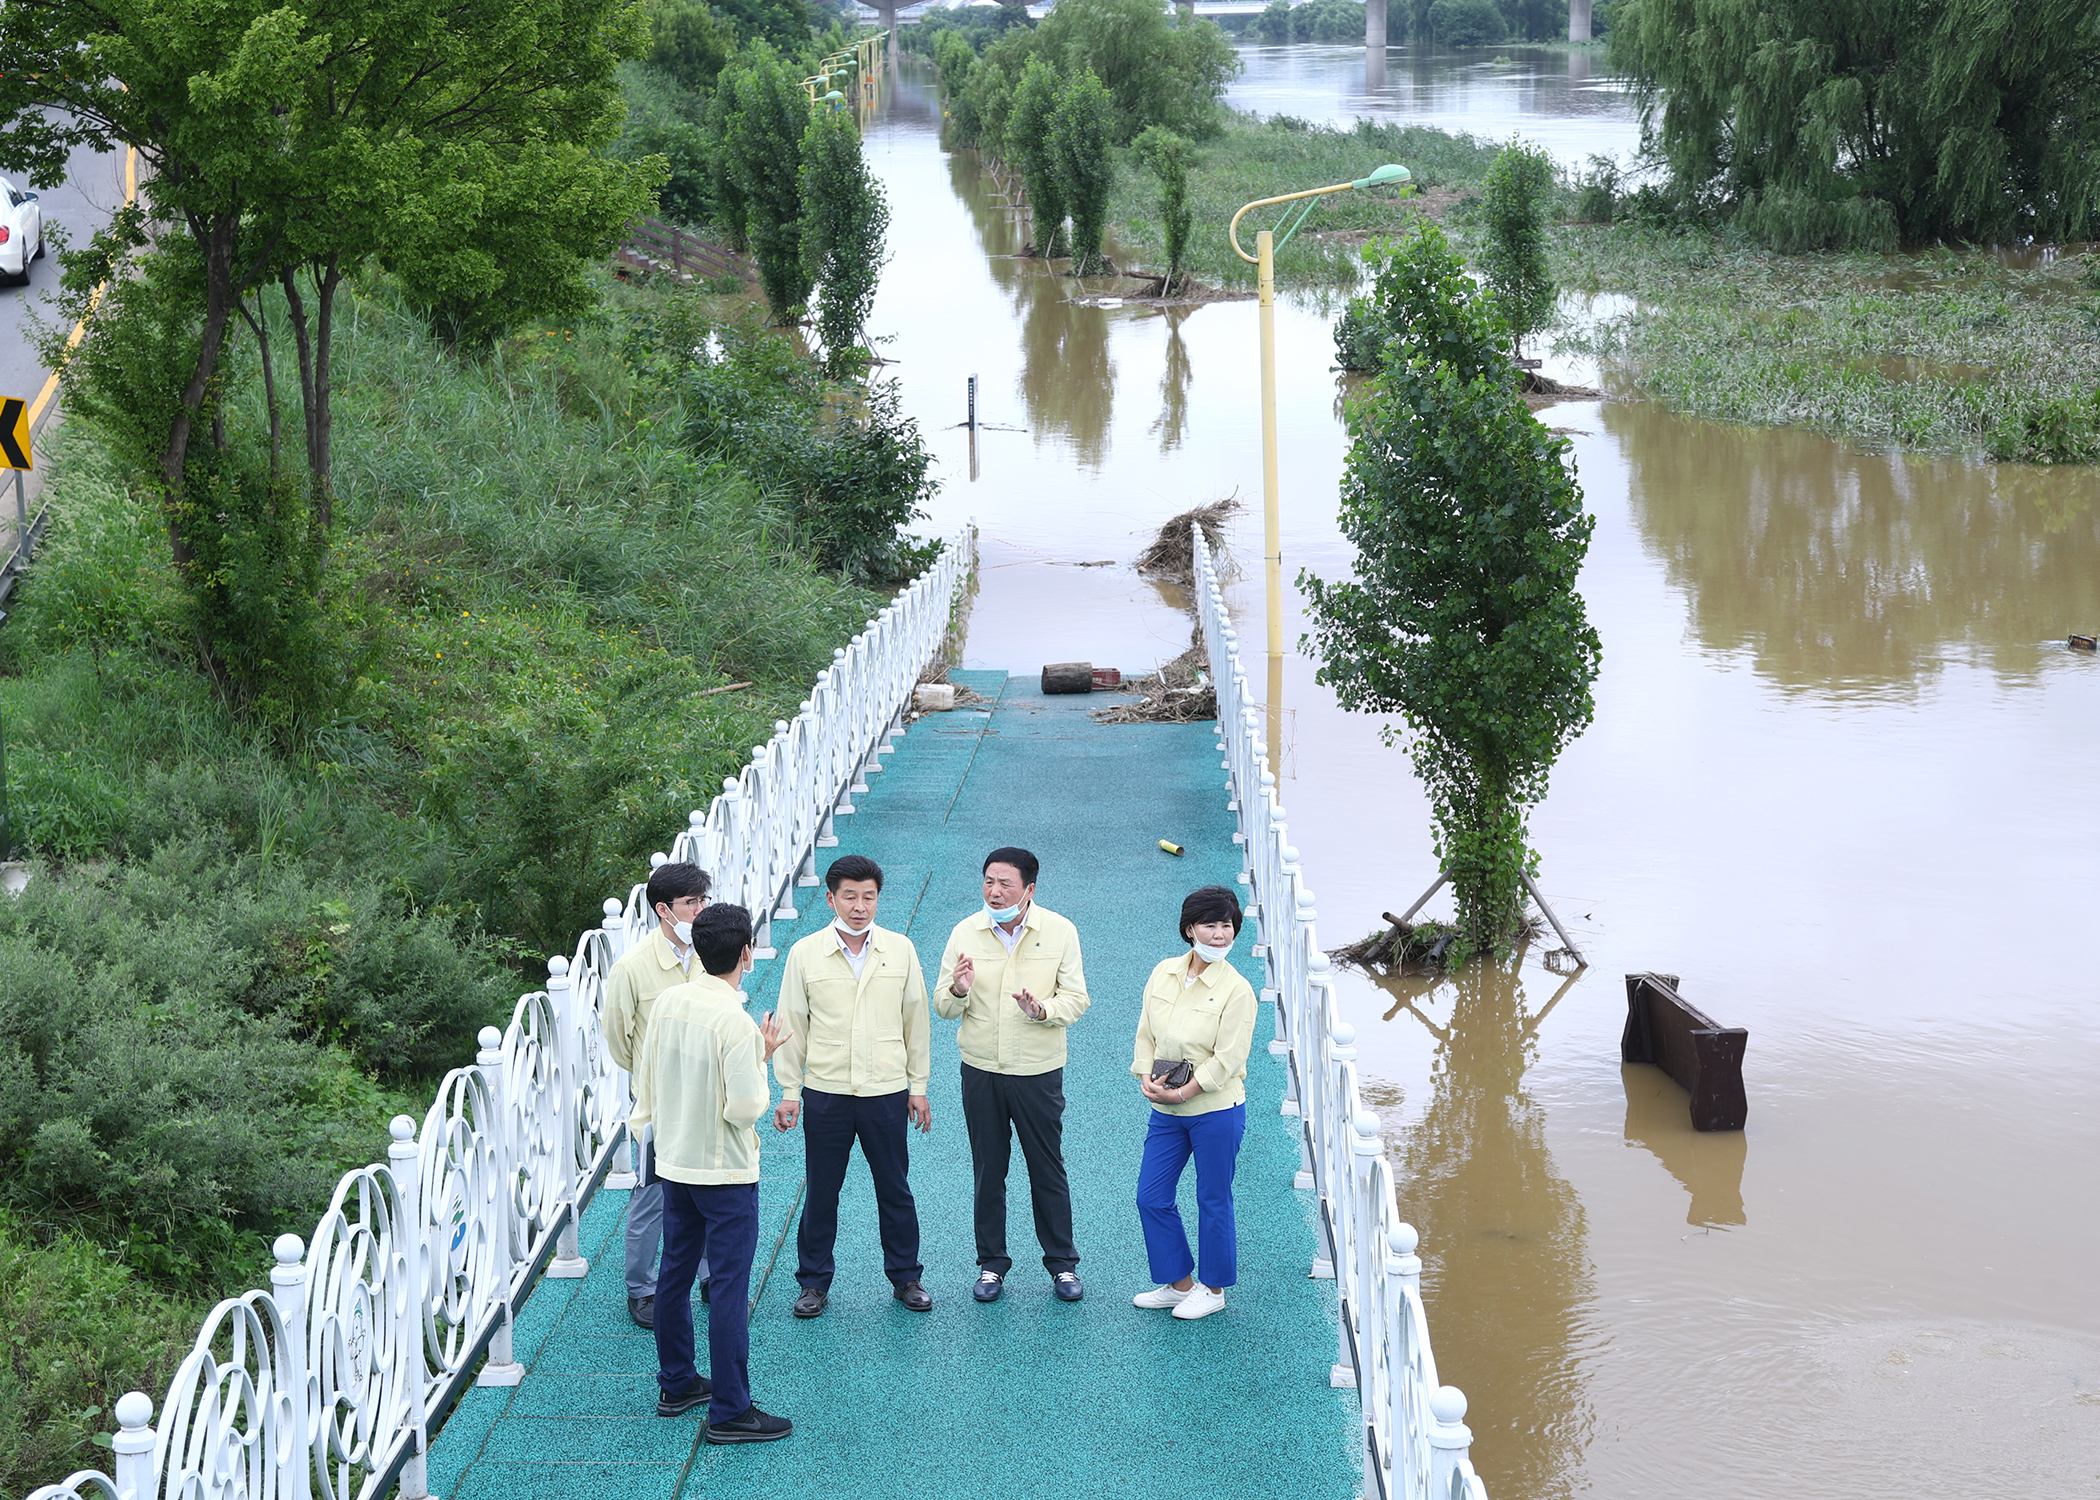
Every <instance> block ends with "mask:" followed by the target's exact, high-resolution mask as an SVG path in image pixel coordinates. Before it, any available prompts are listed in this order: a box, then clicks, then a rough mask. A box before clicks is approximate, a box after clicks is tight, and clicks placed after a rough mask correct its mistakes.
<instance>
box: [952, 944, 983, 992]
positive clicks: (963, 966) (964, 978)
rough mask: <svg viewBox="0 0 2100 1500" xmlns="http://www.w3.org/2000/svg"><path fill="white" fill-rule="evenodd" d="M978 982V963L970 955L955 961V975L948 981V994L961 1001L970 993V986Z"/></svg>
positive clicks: (964, 955) (962, 956) (963, 955)
mask: <svg viewBox="0 0 2100 1500" xmlns="http://www.w3.org/2000/svg"><path fill="white" fill-rule="evenodd" d="M976 981H977V961H976V960H975V959H973V958H971V957H970V955H969V954H967V953H965V954H962V955H961V956H960V957H958V958H957V959H956V960H955V974H954V976H953V977H952V978H951V979H949V981H948V993H949V994H951V995H953V996H954V997H955V998H956V999H958V1000H960V999H962V998H963V996H965V995H967V994H969V993H970V986H971V985H972V984H974V983H976Z"/></svg>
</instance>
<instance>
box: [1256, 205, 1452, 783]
mask: <svg viewBox="0 0 2100 1500" xmlns="http://www.w3.org/2000/svg"><path fill="white" fill-rule="evenodd" d="M1409 178H1410V174H1409V172H1408V170H1407V168H1405V167H1402V166H1395V165H1391V164H1388V165H1386V166H1383V167H1380V168H1379V169H1378V170H1377V171H1375V172H1373V173H1372V174H1371V175H1370V176H1368V177H1359V178H1357V179H1356V181H1354V182H1337V183H1335V184H1334V185H1333V186H1332V187H1321V188H1307V189H1306V190H1305V191H1304V192H1302V193H1279V194H1277V195H1276V196H1275V197H1274V198H1257V199H1255V200H1254V201H1253V202H1252V203H1248V204H1244V205H1242V206H1241V208H1240V211H1239V212H1238V213H1236V214H1234V215H1233V216H1232V224H1231V226H1230V227H1229V228H1227V230H1226V231H1225V233H1226V237H1227V238H1228V239H1230V240H1231V241H1232V249H1233V253H1234V254H1235V255H1237V256H1239V258H1240V259H1241V260H1244V261H1246V262H1247V263H1248V264H1250V265H1253V266H1257V267H1259V268H1260V269H1259V272H1258V275H1257V281H1258V284H1259V285H1260V288H1261V498H1262V571H1263V572H1264V573H1265V574H1266V576H1267V585H1268V605H1269V772H1270V774H1271V775H1273V776H1275V777H1276V778H1277V780H1278V784H1279V785H1280V784H1281V782H1282V777H1283V761H1282V758H1281V746H1280V741H1281V740H1282V738H1283V733H1282V731H1283V520H1282V514H1281V510H1280V508H1279V506H1278V502H1277V494H1276V252H1277V251H1278V250H1280V249H1282V248H1283V247H1284V245H1286V244H1288V243H1289V242H1290V238H1291V236H1292V235H1294V234H1296V233H1297V232H1298V226H1299V225H1300V224H1303V223H1304V222H1305V216H1306V215H1307V214H1309V213H1311V212H1312V209H1313V203H1312V200H1315V199H1319V198H1324V197H1326V196H1327V195H1328V194H1329V193H1346V192H1348V191H1349V190H1350V189H1351V188H1367V187H1387V186H1390V185H1391V184H1393V183H1399V182H1406V181H1408V180H1409ZM1301 198H1303V199H1305V200H1307V201H1306V204H1305V207H1303V208H1301V209H1299V210H1298V214H1297V217H1296V218H1291V216H1290V214H1289V213H1288V212H1286V213H1285V214H1284V216H1283V217H1284V218H1286V219H1290V227H1289V228H1287V229H1284V231H1283V238H1282V239H1278V238H1277V237H1276V234H1275V231H1273V230H1269V229H1264V230H1261V231H1260V232H1259V233H1257V234H1256V235H1255V236H1254V251H1255V253H1254V254H1252V255H1249V254H1248V253H1247V252H1246V251H1245V250H1243V249H1241V248H1240V220H1242V219H1244V218H1245V217H1246V216H1247V215H1248V214H1249V213H1250V212H1251V211H1252V210H1254V209H1257V208H1266V207H1268V206H1269V205H1270V204H1272V203H1292V202H1295V201H1297V200H1298V199H1301ZM1278 223H1279V225H1280V224H1281V223H1282V220H1278Z"/></svg>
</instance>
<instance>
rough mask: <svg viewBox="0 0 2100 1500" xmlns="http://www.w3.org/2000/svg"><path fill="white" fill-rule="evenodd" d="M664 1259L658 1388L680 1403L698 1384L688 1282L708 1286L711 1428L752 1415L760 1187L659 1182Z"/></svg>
mask: <svg viewBox="0 0 2100 1500" xmlns="http://www.w3.org/2000/svg"><path fill="white" fill-rule="evenodd" d="M663 1189H664V1258H663V1261H662V1263H661V1264H660V1265H659V1266H658V1267H657V1270H656V1358H657V1363H658V1364H660V1365H661V1366H662V1368H661V1369H659V1370H658V1371H657V1373H656V1383H657V1384H658V1385H659V1386H661V1387H663V1389H664V1392H665V1393H666V1394H667V1395H674V1396H675V1395H681V1394H683V1393H684V1392H686V1391H689V1390H691V1389H692V1388H693V1387H694V1386H695V1385H697V1384H698V1383H699V1380H700V1372H699V1371H698V1370H697V1369H695V1368H694V1366H693V1300H692V1298H693V1278H694V1277H695V1276H696V1275H698V1274H699V1270H700V1260H701V1257H703V1256H705V1257H706V1258H707V1261H708V1263H709V1270H708V1278H707V1297H708V1304H707V1365H708V1370H707V1374H708V1378H709V1379H710V1380H712V1381H713V1382H714V1387H715V1393H714V1399H713V1401H712V1402H710V1403H709V1405H708V1408H707V1419H708V1421H710V1422H728V1421H733V1420H735V1419H736V1418H738V1417H741V1416H742V1415H743V1414H744V1413H745V1412H746V1411H748V1410H749V1409H750V1407H751V1258H752V1256H753V1255H754V1254H756V1253H757V1250H758V1184H757V1183H755V1182H737V1183H730V1184H727V1185H725V1186H722V1187H696V1186H694V1185H693V1184H691V1183H686V1182H672V1181H670V1180H668V1179H666V1180H665V1181H664V1185H663Z"/></svg>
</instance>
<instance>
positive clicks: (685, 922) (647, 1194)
mask: <svg viewBox="0 0 2100 1500" xmlns="http://www.w3.org/2000/svg"><path fill="white" fill-rule="evenodd" d="M707 885H708V880H707V872H706V871H705V870H703V869H701V868H700V867H699V866H698V865H692V864H686V863H684V862H683V861H680V860H673V861H670V862H668V863H665V864H660V865H658V866H657V867H656V868H655V869H653V870H651V871H650V872H649V884H648V886H647V887H646V888H645V889H644V892H643V899H644V900H646V901H647V902H648V903H649V910H650V911H652V912H654V913H655V914H656V929H655V930H654V931H653V932H651V933H650V934H649V935H648V936H647V937H645V938H643V939H642V940H641V941H640V942H639V943H636V944H635V945H634V947H633V948H631V949H629V950H628V952H627V953H626V954H625V955H624V956H623V957H622V958H621V959H620V961H619V962H618V963H616V964H614V965H613V967H612V973H610V974H608V975H607V976H606V978H605V1013H604V1017H603V1020H602V1022H601V1030H602V1032H603V1034H604V1037H605V1050H606V1051H607V1052H609V1053H611V1054H612V1060H613V1061H614V1062H616V1063H618V1064H619V1065H620V1066H621V1067H623V1068H625V1069H627V1070H628V1072H630V1073H632V1072H633V1071H634V1054H635V1052H636V1050H637V1049H638V1048H639V1047H640V1046H641V1044H642V1035H643V1033H645V1032H646V1031H648V1029H649V1013H650V1011H651V1010H652V1009H653V1008H654V1007H655V1005H656V997H657V996H658V995H661V994H662V993H663V992H664V991H665V990H667V989H669V988H670V987H671V986H672V985H674V984H684V983H685V982H686V981H688V980H689V979H691V978H692V977H693V922H694V919H695V918H697V917H698V916H699V915H700V913H701V912H702V911H704V910H705V909H706V907H707ZM635 1139H636V1140H637V1141H639V1140H640V1139H641V1137H640V1135H639V1134H637V1135H636V1137H635ZM640 1149H641V1150H642V1152H643V1156H644V1158H645V1159H644V1160H643V1161H642V1163H641V1168H642V1171H641V1180H640V1181H639V1182H638V1183H637V1184H636V1185H635V1186H634V1188H633V1189H631V1190H630V1191H629V1192H628V1194H627V1316H628V1317H630V1318H632V1319H634V1321H635V1322H636V1323H638V1324H639V1325H641V1326H642V1327H643V1328H648V1327H650V1326H651V1325H652V1320H653V1319H654V1318H655V1316H656V1251H657V1246H658V1245H659V1244H660V1243H661V1241H662V1239H663V1222H664V1195H663V1188H662V1187H661V1186H660V1185H659V1184H658V1183H656V1182H655V1181H654V1180H653V1179H652V1178H651V1176H650V1174H649V1163H648V1161H647V1160H646V1157H647V1153H648V1148H647V1147H646V1146H644V1147H642V1148H640ZM701 1276H702V1279H703V1281H704V1280H705V1277H706V1270H705V1267H703V1268H702V1270H701Z"/></svg>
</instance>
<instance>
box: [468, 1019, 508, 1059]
mask: <svg viewBox="0 0 2100 1500" xmlns="http://www.w3.org/2000/svg"><path fill="white" fill-rule="evenodd" d="M474 1040H475V1041H477V1042H479V1043H481V1055H480V1056H479V1057H477V1058H475V1059H474V1061H476V1062H477V1063H479V1064H481V1066H483V1067H484V1068H493V1067H494V1066H496V1064H497V1063H500V1062H502V1061H503V1033H502V1032H500V1031H498V1030H497V1029H496V1028H495V1027H493V1026H484V1027H482V1028H481V1030H480V1031H479V1032H477V1033H476V1034H475V1037H474Z"/></svg>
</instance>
